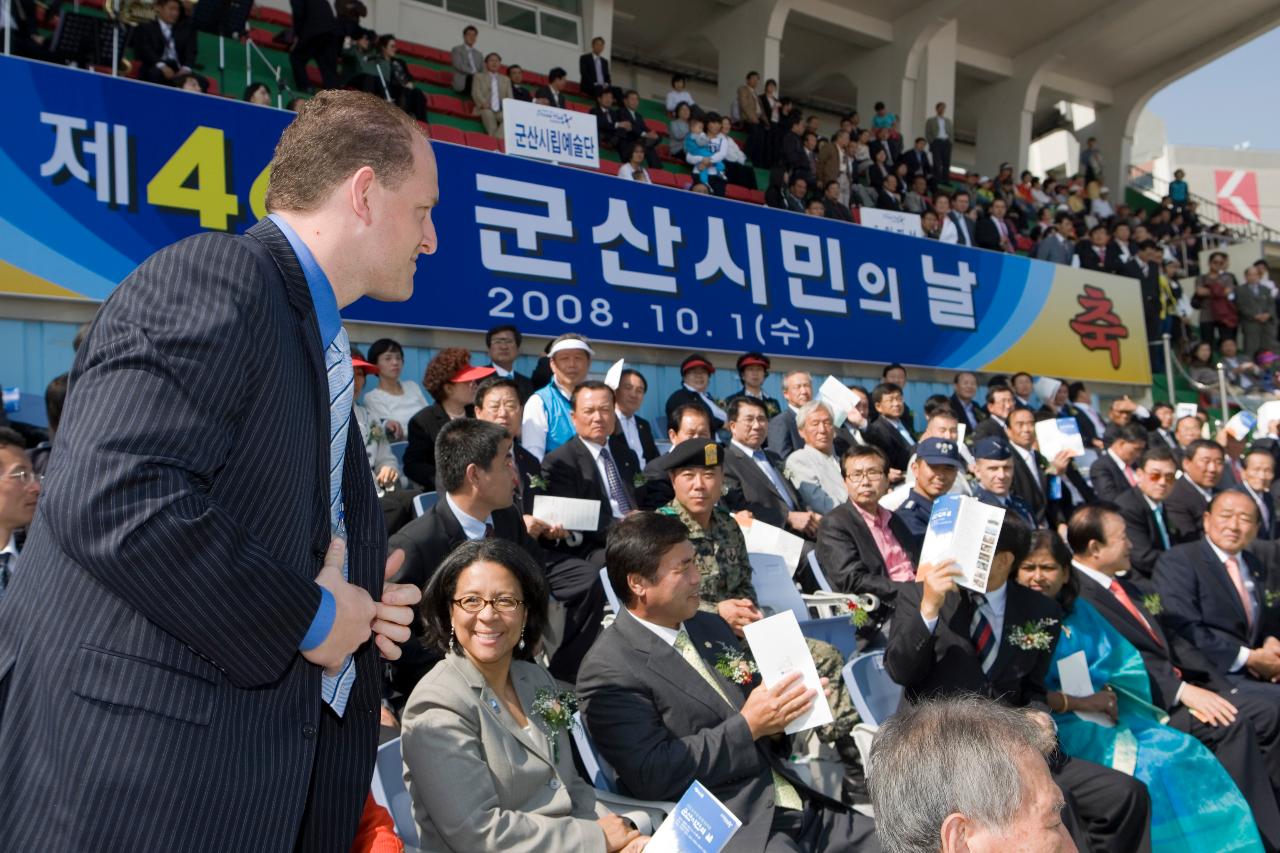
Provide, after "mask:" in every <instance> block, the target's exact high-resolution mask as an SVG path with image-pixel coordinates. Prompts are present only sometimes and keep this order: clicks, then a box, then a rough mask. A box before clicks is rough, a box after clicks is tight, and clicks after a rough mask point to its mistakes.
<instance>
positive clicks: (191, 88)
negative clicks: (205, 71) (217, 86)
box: [169, 71, 209, 94]
mask: <svg viewBox="0 0 1280 853" xmlns="http://www.w3.org/2000/svg"><path fill="white" fill-rule="evenodd" d="M169 83H170V84H171V85H172V86H174V87H175V88H178V89H181V90H182V91H184V92H195V93H196V94H205V93H207V92H208V91H209V80H208V78H207V77H203V76H201V75H199V74H196V73H195V72H193V71H183V72H182V73H181V74H178V75H177V76H175V77H174V78H173V79H172V80H170V81H169Z"/></svg>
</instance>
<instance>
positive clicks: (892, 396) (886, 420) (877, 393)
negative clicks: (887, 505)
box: [863, 382, 916, 476]
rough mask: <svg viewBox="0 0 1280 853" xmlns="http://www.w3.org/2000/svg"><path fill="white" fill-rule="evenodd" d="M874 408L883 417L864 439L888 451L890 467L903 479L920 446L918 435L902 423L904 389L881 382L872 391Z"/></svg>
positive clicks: (885, 451)
mask: <svg viewBox="0 0 1280 853" xmlns="http://www.w3.org/2000/svg"><path fill="white" fill-rule="evenodd" d="M871 406H872V408H874V409H875V410H876V414H878V415H879V417H877V418H876V419H875V420H874V421H872V422H871V425H870V426H868V427H867V428H866V430H865V431H864V432H863V437H864V438H866V440H867V443H868V444H873V445H875V446H876V447H878V448H880V449H881V450H883V451H884V454H885V456H886V457H887V458H888V460H889V468H890V469H891V470H894V471H897V472H899V476H900V475H901V473H902V472H904V471H906V470H907V465H908V464H909V463H910V462H911V454H912V452H914V450H915V446H916V435H915V433H914V432H912V430H911V427H910V426H908V425H907V424H906V423H904V422H903V420H902V411H903V408H904V404H903V401H902V389H901V388H899V387H898V386H897V385H894V384H893V383H892V382H881V383H880V384H879V385H877V386H876V387H875V388H873V389H871Z"/></svg>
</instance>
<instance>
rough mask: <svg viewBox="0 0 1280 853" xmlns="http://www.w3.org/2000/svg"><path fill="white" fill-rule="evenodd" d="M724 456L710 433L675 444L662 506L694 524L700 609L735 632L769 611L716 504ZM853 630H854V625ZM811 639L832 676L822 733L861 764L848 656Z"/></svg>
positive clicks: (741, 542) (823, 672)
mask: <svg viewBox="0 0 1280 853" xmlns="http://www.w3.org/2000/svg"><path fill="white" fill-rule="evenodd" d="M723 456H724V454H723V452H722V448H721V447H720V445H718V444H716V443H715V442H714V441H712V440H710V439H690V440H689V441H686V442H683V443H681V444H680V445H678V446H677V447H675V448H674V449H672V451H671V453H670V454H668V456H667V457H666V465H665V468H666V470H667V472H668V474H669V475H670V476H671V481H672V486H673V488H674V489H675V493H676V496H675V499H674V500H672V501H671V502H670V503H669V504H667V505H666V506H664V507H662V508H661V509H659V510H658V512H660V513H663V514H665V515H674V516H675V517H676V518H679V519H680V521H682V522H683V523H684V526H685V527H686V528H688V530H689V541H690V543H691V544H692V545H693V550H694V553H695V554H696V555H697V559H698V571H699V573H700V574H701V576H702V584H701V587H700V590H699V591H700V594H701V596H702V601H701V603H700V604H699V605H698V607H699V609H701V610H705V611H707V612H710V613H719V614H720V615H721V616H722V617H723V618H724V619H725V621H726V622H728V623H729V625H730V627H732V628H733V629H734V632H735V633H738V634H741V633H742V631H741V626H742V625H743V624H746V623H750V622H754V621H756V620H757V619H761V618H763V617H764V616H765V615H766V614H764V613H762V612H761V611H760V609H759V608H758V607H757V605H756V590H755V587H754V586H753V585H752V583H751V563H750V562H749V561H748V559H747V542H746V539H745V538H743V535H742V530H741V529H740V528H739V527H738V524H737V522H735V521H734V519H733V516H731V515H730V514H729V513H728V512H727V511H726V510H724V509H723V508H721V507H719V506H717V505H716V502H717V501H719V499H720V496H721V493H722V490H723V488H724V469H723V468H722V464H723ZM849 630H850V631H852V630H853V627H852V625H851V626H850V628H849ZM808 643H809V652H810V653H811V654H812V655H813V662H814V664H815V665H816V667H817V670H818V675H819V676H822V677H824V678H827V679H828V680H829V682H830V685H831V687H832V690H831V695H830V696H829V697H828V698H827V702H828V703H829V704H830V706H831V714H832V716H833V717H834V718H835V720H834V722H832V723H831V724H829V725H826V726H822V727H820V728H819V729H818V737H819V738H820V739H821V740H822V741H823V742H825V743H829V744H831V745H832V746H834V747H835V748H836V750H837V751H838V752H839V753H840V757H841V758H842V759H843V760H844V762H845V764H846V765H849V764H850V762H851V761H852V762H854V764H855V765H856V764H857V763H858V762H859V761H860V757H859V754H858V751H857V747H856V746H855V745H854V742H853V737H852V732H853V727H854V726H855V725H856V724H857V723H858V711H857V709H856V708H855V707H854V705H853V701H852V699H850V697H849V691H848V690H845V689H844V683H843V681H842V679H841V670H842V669H843V668H844V658H843V657H842V656H841V654H840V652H839V651H838V650H837V649H836V648H835V647H834V646H832V645H831V644H829V643H824V642H822V641H820V640H809V641H808ZM858 775H860V774H858ZM855 778H856V776H855Z"/></svg>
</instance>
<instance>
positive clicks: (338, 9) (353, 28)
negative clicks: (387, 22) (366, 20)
mask: <svg viewBox="0 0 1280 853" xmlns="http://www.w3.org/2000/svg"><path fill="white" fill-rule="evenodd" d="M333 11H334V13H335V15H336V16H337V18H338V26H339V27H341V28H342V34H343V35H344V36H346V37H347V38H355V37H356V35H357V34H358V33H360V32H361V31H362V30H364V27H362V26H360V19H361V18H363V17H364V16H366V15H368V14H369V7H367V6H365V5H364V3H362V2H360V0H334V4H333Z"/></svg>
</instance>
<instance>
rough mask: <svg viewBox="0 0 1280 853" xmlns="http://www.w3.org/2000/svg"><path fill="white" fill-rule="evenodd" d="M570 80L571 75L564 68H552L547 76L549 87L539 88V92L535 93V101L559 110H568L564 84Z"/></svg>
mask: <svg viewBox="0 0 1280 853" xmlns="http://www.w3.org/2000/svg"><path fill="white" fill-rule="evenodd" d="M568 80H569V74H568V72H566V71H565V70H564V69H563V68H560V67H556V68H552V69H551V71H550V72H549V73H548V74H547V85H545V86H539V87H538V91H537V92H535V93H534V100H535V101H537V102H538V103H540V104H546V105H547V106H549V107H555V108H556V109H559V110H563V109H566V106H565V101H564V84H565V83H566V82H568Z"/></svg>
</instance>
